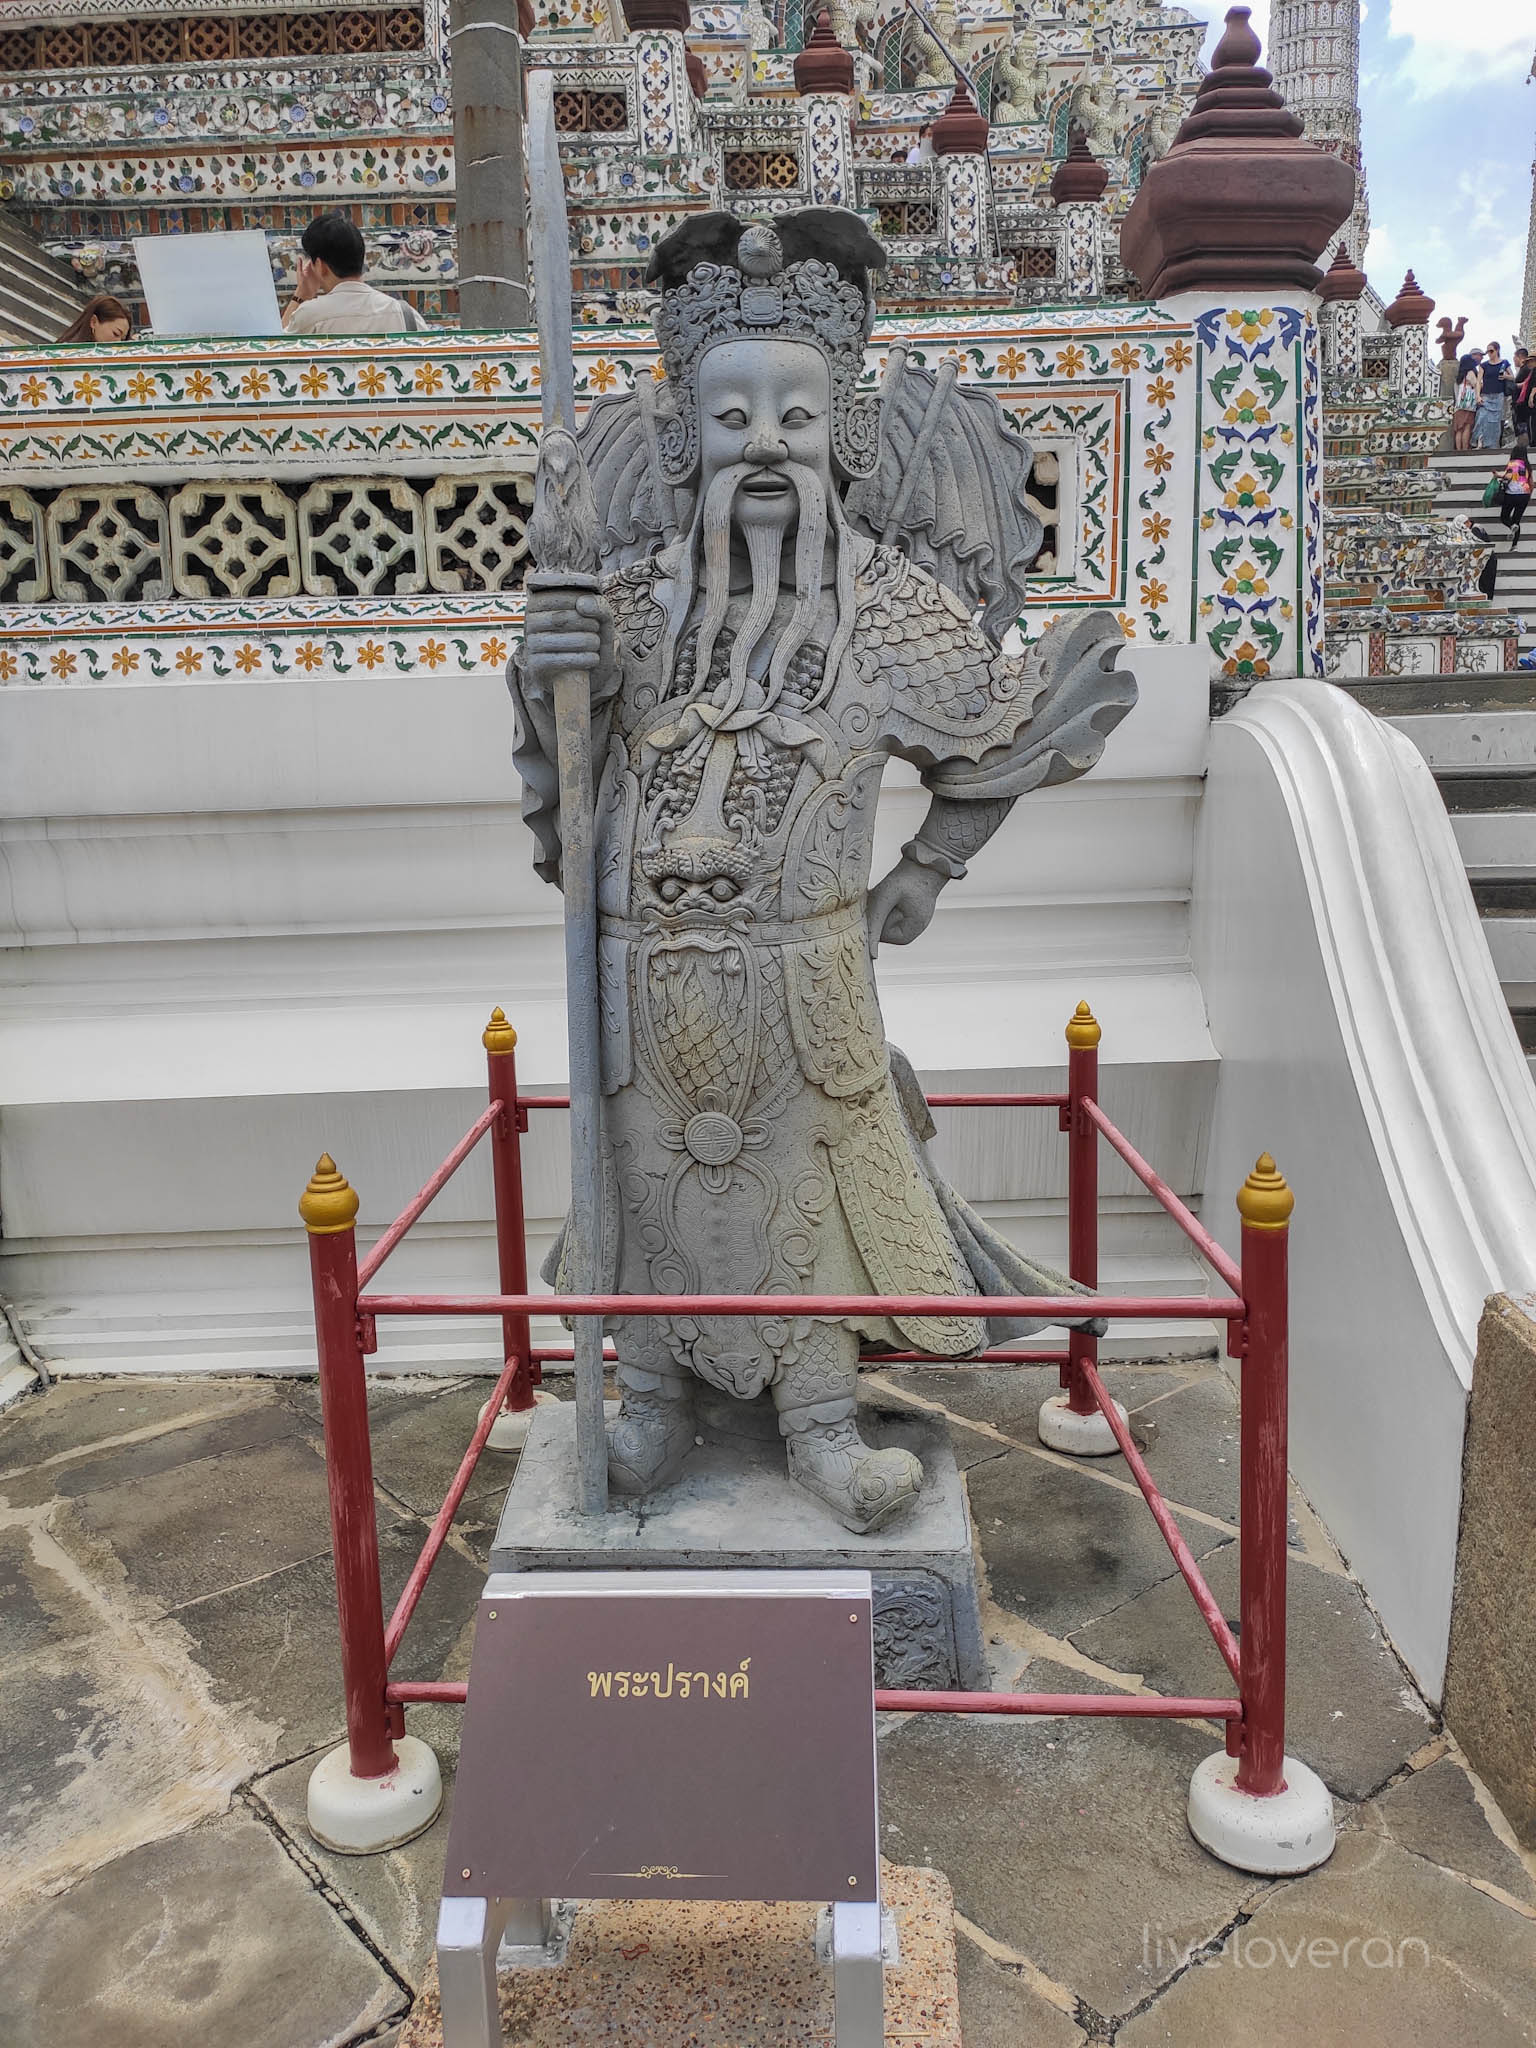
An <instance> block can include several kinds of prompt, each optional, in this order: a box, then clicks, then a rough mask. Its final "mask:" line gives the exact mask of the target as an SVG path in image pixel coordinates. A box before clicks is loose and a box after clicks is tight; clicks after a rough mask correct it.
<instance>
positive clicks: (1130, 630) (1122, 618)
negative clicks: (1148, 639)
mask: <svg viewBox="0 0 1536 2048" xmlns="http://www.w3.org/2000/svg"><path fill="white" fill-rule="evenodd" d="M1115 617H1116V618H1117V619H1118V620H1119V622H1120V630H1121V632H1122V633H1123V634H1124V635H1125V637H1126V639H1127V640H1134V639H1135V638H1136V621H1135V620H1134V619H1133V618H1132V617H1131V615H1130V613H1129V612H1116V613H1115Z"/></svg>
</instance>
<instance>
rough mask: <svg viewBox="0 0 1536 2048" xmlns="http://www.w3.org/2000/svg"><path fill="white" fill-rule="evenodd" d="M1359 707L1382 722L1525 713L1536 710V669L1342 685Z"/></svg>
mask: <svg viewBox="0 0 1536 2048" xmlns="http://www.w3.org/2000/svg"><path fill="white" fill-rule="evenodd" d="M1339 687H1340V688H1341V689H1344V690H1347V691H1348V692H1349V694H1350V696H1351V697H1353V698H1354V700H1355V702H1356V703H1357V704H1363V705H1364V706H1365V708H1366V710H1367V711H1374V712H1375V713H1376V715H1377V716H1378V717H1379V718H1393V719H1396V718H1401V717H1405V716H1411V715H1412V714H1413V713H1414V712H1437V711H1523V710H1528V709H1536V669H1513V668H1512V669H1497V670H1495V671H1493V672H1492V673H1488V674H1482V675H1449V676H1404V677H1403V678H1402V679H1401V681H1398V682H1383V681H1381V680H1380V679H1379V678H1373V679H1372V680H1371V681H1370V682H1360V683H1348V682H1346V683H1340V685H1339Z"/></svg>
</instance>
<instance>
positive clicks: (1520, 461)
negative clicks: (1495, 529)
mask: <svg viewBox="0 0 1536 2048" xmlns="http://www.w3.org/2000/svg"><path fill="white" fill-rule="evenodd" d="M1500 482H1501V483H1502V485H1503V491H1502V493H1501V495H1500V498H1499V524H1500V525H1501V526H1507V527H1509V528H1510V530H1511V532H1512V533H1513V535H1514V538H1513V539H1512V540H1511V541H1510V543H1509V552H1510V553H1511V554H1513V553H1514V552H1515V549H1516V548H1517V547H1519V545H1520V522H1521V520H1522V519H1523V518H1524V517H1525V508H1526V506H1527V505H1529V504H1530V502H1531V451H1530V449H1529V448H1528V447H1527V446H1526V444H1525V441H1524V440H1523V439H1522V440H1519V441H1517V442H1516V443H1515V445H1514V447H1513V448H1511V449H1510V451H1509V460H1508V462H1506V463H1505V465H1504V467H1503V470H1502V471H1501V472H1500Z"/></svg>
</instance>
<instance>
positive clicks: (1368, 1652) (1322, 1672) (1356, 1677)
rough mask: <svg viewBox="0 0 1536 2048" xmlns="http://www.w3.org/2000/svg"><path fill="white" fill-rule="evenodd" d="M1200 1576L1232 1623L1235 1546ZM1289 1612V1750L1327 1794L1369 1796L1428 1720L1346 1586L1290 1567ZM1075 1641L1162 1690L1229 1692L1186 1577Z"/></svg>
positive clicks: (1415, 1744)
mask: <svg viewBox="0 0 1536 2048" xmlns="http://www.w3.org/2000/svg"><path fill="white" fill-rule="evenodd" d="M1201 1570H1202V1571H1203V1572H1204V1574H1205V1578H1206V1582H1207V1584H1208V1585H1209V1586H1210V1589H1211V1591H1212V1592H1213V1593H1214V1594H1215V1596H1216V1599H1217V1601H1218V1602H1219V1603H1220V1606H1221V1611H1222V1612H1223V1614H1225V1615H1226V1616H1227V1617H1228V1619H1229V1620H1232V1619H1234V1618H1235V1617H1236V1615H1237V1592H1238V1557H1237V1548H1236V1546H1235V1545H1233V1546H1231V1547H1230V1548H1229V1549H1225V1550H1220V1551H1218V1552H1217V1553H1216V1554H1215V1555H1214V1556H1211V1557H1207V1558H1204V1559H1202V1561H1201ZM1286 1605H1287V1629H1286V1646H1287V1713H1286V1726H1287V1742H1288V1744H1289V1746H1290V1749H1291V1751H1292V1753H1293V1754H1294V1755H1296V1756H1299V1757H1300V1758H1301V1759H1302V1761H1303V1762H1304V1763H1309V1764H1311V1766H1312V1768H1313V1769H1314V1770H1315V1771H1317V1772H1318V1773H1319V1774H1320V1775H1321V1777H1322V1778H1323V1779H1324V1780H1325V1781H1326V1783H1327V1784H1328V1785H1329V1786H1330V1788H1331V1789H1332V1790H1333V1791H1334V1792H1337V1793H1340V1794H1342V1796H1343V1797H1344V1798H1346V1799H1364V1798H1367V1797H1368V1796H1369V1795H1370V1794H1371V1793H1372V1792H1374V1791H1376V1790H1377V1789H1378V1787H1380V1786H1381V1785H1383V1784H1385V1783H1386V1781H1387V1779H1388V1778H1390V1777H1391V1775H1392V1774H1393V1772H1394V1771H1397V1770H1400V1769H1401V1768H1402V1766H1403V1764H1404V1763H1405V1762H1406V1761H1407V1759H1408V1758H1409V1757H1410V1756H1412V1755H1413V1754H1414V1752H1415V1751H1416V1750H1418V1749H1420V1748H1421V1747H1422V1746H1423V1744H1424V1743H1425V1742H1426V1741H1427V1739H1428V1738H1429V1736H1430V1735H1431V1733H1432V1732H1433V1728H1434V1722H1433V1720H1432V1717H1431V1716H1430V1714H1429V1712H1428V1710H1427V1709H1426V1707H1425V1706H1424V1704H1423V1702H1422V1700H1420V1698H1419V1696H1418V1694H1417V1693H1416V1692H1415V1691H1414V1690H1413V1687H1412V1684H1411V1682H1410V1680H1409V1679H1408V1677H1407V1675H1406V1673H1405V1672H1404V1670H1403V1667H1402V1666H1401V1665H1400V1664H1399V1663H1398V1661H1397V1658H1396V1657H1395V1656H1394V1655H1393V1652H1392V1650H1391V1648H1390V1646H1389V1645H1388V1644H1387V1643H1386V1642H1385V1641H1384V1640H1383V1638H1382V1634H1381V1631H1380V1629H1379V1628H1378V1627H1377V1625H1376V1621H1375V1617H1374V1616H1373V1615H1372V1613H1371V1611H1370V1609H1369V1607H1367V1605H1366V1604H1365V1601H1364V1599H1363V1597H1362V1596H1361V1593H1360V1589H1359V1587H1358V1586H1356V1585H1355V1583H1354V1581H1353V1580H1352V1579H1347V1578H1345V1577H1344V1576H1343V1575H1342V1574H1341V1573H1337V1572H1328V1571H1323V1570H1321V1569H1320V1568H1319V1567H1318V1566H1316V1565H1312V1564H1307V1563H1304V1562H1303V1561H1301V1560H1300V1559H1298V1558H1292V1559H1291V1561H1290V1569H1289V1572H1288V1575H1287V1581H1286ZM1072 1641H1073V1643H1074V1644H1075V1645H1076V1647H1077V1648H1078V1649H1080V1650H1083V1651H1085V1652H1086V1653H1087V1654H1088V1655H1089V1656H1090V1657H1093V1658H1095V1659H1097V1661H1098V1662H1100V1663H1102V1664H1108V1665H1110V1666H1111V1667H1112V1668H1113V1669H1115V1670H1117V1671H1126V1672H1136V1673H1139V1674H1140V1675H1141V1677H1142V1678H1143V1679H1144V1680H1145V1682H1146V1683H1147V1684H1148V1685H1150V1686H1152V1687H1153V1688H1154V1689H1155V1690H1157V1691H1158V1692H1167V1693H1171V1692H1185V1693H1192V1694H1202V1693H1205V1692H1206V1691H1207V1690H1208V1689H1213V1690H1216V1691H1224V1690H1225V1689H1226V1687H1227V1685H1228V1684H1229V1683H1230V1680H1229V1679H1228V1675H1227V1668H1226V1666H1225V1664H1223V1663H1222V1661H1221V1658H1220V1656H1219V1655H1218V1654H1217V1651H1216V1646H1215V1644H1214V1643H1213V1642H1212V1641H1211V1637H1210V1633H1209V1631H1208V1630H1207V1628H1206V1626H1205V1623H1204V1622H1203V1621H1202V1620H1201V1619H1200V1616H1199V1613H1198V1611H1197V1610H1196V1607H1195V1603H1194V1601H1193V1600H1192V1599H1191V1597H1190V1595H1189V1591H1188V1589H1187V1588H1186V1586H1185V1585H1184V1582H1183V1580H1182V1579H1177V1578H1175V1579H1171V1580H1169V1581H1167V1582H1166V1583H1165V1584H1163V1585H1160V1586H1157V1587H1155V1588H1153V1589H1152V1591H1150V1592H1148V1593H1145V1594H1143V1595H1141V1596H1139V1597H1138V1598H1137V1599H1135V1600H1133V1601H1130V1602H1128V1603H1127V1604H1126V1605H1125V1606H1123V1607H1121V1608H1119V1609H1117V1610H1116V1612H1115V1613H1113V1614H1110V1615H1107V1616H1106V1617H1105V1618H1104V1619H1102V1620H1100V1621H1096V1622H1094V1623H1092V1624H1091V1625H1090V1626H1088V1627H1086V1628H1080V1629H1076V1630H1074V1631H1073V1634H1072Z"/></svg>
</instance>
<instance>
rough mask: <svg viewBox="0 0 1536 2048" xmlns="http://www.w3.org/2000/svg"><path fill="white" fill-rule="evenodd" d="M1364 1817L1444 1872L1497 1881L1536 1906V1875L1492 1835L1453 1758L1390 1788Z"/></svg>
mask: <svg viewBox="0 0 1536 2048" xmlns="http://www.w3.org/2000/svg"><path fill="white" fill-rule="evenodd" d="M1365 1818H1367V1819H1368V1820H1372V1821H1375V1822H1379V1823H1380V1825H1381V1826H1383V1827H1384V1828H1385V1829H1386V1831H1387V1833H1388V1834H1389V1835H1390V1836H1391V1837H1392V1839H1393V1841H1394V1842H1396V1843H1397V1845H1398V1847H1399V1848H1402V1849H1407V1850H1409V1851H1410V1852H1411V1853H1412V1854H1413V1855H1415V1856H1423V1857H1425V1858H1427V1860H1428V1861H1429V1862H1431V1863H1435V1864H1438V1865H1439V1866H1440V1868H1441V1869H1443V1870H1456V1871H1460V1872H1461V1874H1462V1875H1463V1876H1465V1877H1472V1878H1480V1879H1481V1880H1482V1881H1483V1882H1484V1883H1485V1884H1493V1885H1497V1886H1498V1888H1499V1890H1500V1891H1503V1892H1508V1893H1509V1895H1510V1896H1511V1897H1512V1898H1515V1899H1520V1900H1522V1901H1523V1902H1524V1903H1525V1904H1526V1905H1528V1906H1530V1907H1532V1908H1533V1909H1536V1878H1533V1877H1532V1875H1531V1873H1530V1870H1529V1869H1528V1868H1527V1867H1526V1864H1525V1863H1524V1862H1523V1861H1522V1860H1521V1858H1520V1857H1519V1856H1518V1855H1517V1854H1516V1852H1515V1851H1514V1850H1513V1849H1511V1848H1509V1847H1507V1846H1506V1845H1505V1843H1503V1842H1502V1841H1500V1839H1499V1837H1498V1836H1497V1835H1496V1834H1495V1833H1494V1831H1493V1828H1492V1827H1491V1826H1490V1825H1489V1821H1488V1816H1487V1814H1486V1813H1485V1812H1484V1811H1483V1809H1482V1807H1481V1806H1480V1805H1479V1804H1478V1799H1477V1794H1476V1793H1475V1792H1474V1791H1473V1789H1472V1781H1471V1779H1470V1778H1469V1777H1468V1776H1467V1774H1466V1771H1465V1770H1464V1769H1463V1768H1462V1766H1461V1764H1460V1763H1458V1762H1457V1761H1456V1759H1455V1758H1453V1757H1449V1756H1444V1757H1441V1758H1440V1759H1439V1761H1438V1762H1436V1763H1432V1764H1430V1765H1429V1766H1428V1767H1427V1768H1426V1769H1424V1770H1421V1771H1415V1772H1414V1773H1413V1775H1412V1776H1411V1777H1408V1778H1404V1779H1402V1780H1401V1781H1400V1782H1399V1783H1397V1784H1396V1785H1392V1786H1389V1787H1388V1789H1387V1790H1386V1791H1385V1792H1383V1793H1382V1795H1381V1797H1380V1798H1379V1799H1375V1800H1373V1801H1372V1802H1371V1804H1370V1806H1369V1807H1367V1808H1366V1810H1365Z"/></svg>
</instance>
